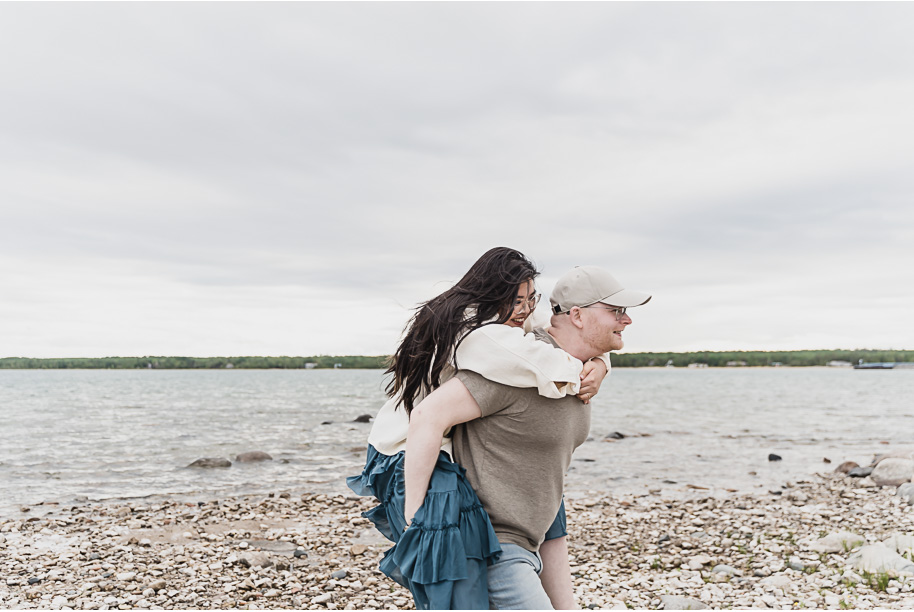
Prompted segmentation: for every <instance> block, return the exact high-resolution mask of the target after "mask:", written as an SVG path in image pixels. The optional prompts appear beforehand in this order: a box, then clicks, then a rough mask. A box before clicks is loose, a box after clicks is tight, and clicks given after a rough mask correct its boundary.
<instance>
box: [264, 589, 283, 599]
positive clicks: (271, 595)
mask: <svg viewBox="0 0 914 612" xmlns="http://www.w3.org/2000/svg"><path fill="white" fill-rule="evenodd" d="M279 595H280V593H279V590H277V589H270V590H269V591H267V592H266V593H264V594H263V596H264V597H267V598H269V599H273V598H274V597H279Z"/></svg>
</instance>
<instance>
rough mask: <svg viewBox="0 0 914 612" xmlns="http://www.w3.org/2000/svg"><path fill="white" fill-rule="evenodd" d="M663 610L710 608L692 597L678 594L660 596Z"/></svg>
mask: <svg viewBox="0 0 914 612" xmlns="http://www.w3.org/2000/svg"><path fill="white" fill-rule="evenodd" d="M660 609H661V610H708V609H710V608H708V605H707V604H706V603H704V602H703V601H700V600H698V599H692V598H691V597H678V596H676V595H661V596H660Z"/></svg>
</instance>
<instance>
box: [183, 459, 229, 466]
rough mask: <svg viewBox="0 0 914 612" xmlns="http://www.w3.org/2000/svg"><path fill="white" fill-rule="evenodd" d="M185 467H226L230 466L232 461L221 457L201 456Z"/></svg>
mask: <svg viewBox="0 0 914 612" xmlns="http://www.w3.org/2000/svg"><path fill="white" fill-rule="evenodd" d="M187 467H192V468H227V467H232V462H231V461H229V460H228V459H225V458H223V457H203V458H202V459H197V460H196V461H194V462H193V463H191V464H190V465H188V466H187Z"/></svg>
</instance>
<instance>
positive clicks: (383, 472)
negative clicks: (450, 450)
mask: <svg viewBox="0 0 914 612" xmlns="http://www.w3.org/2000/svg"><path fill="white" fill-rule="evenodd" d="M403 469H404V452H403V451H401V452H399V453H397V454H396V455H383V454H381V453H379V452H378V451H377V450H376V449H375V447H373V446H371V445H369V446H368V456H367V458H366V461H365V468H364V469H363V470H362V473H361V474H359V475H358V476H350V477H349V478H347V479H346V484H347V485H349V488H350V489H352V490H353V491H354V492H355V493H356V494H358V495H371V496H374V497H375V498H376V499H377V500H378V501H379V502H381V503H380V505H378V506H375V507H374V508H372V509H371V510H369V511H367V512H363V513H362V516H364V517H365V518H368V519H370V520H371V522H372V523H374V525H375V527H377V528H378V531H380V532H381V533H382V534H383V535H384V537H386V538H387V539H388V540H390V541H391V542H393V543H394V546H393V547H392V548H390V549H389V550H388V551H387V552H386V553H384V557H383V559H381V563H380V569H381V571H382V572H384V574H386V575H387V576H388V577H390V578H391V579H392V580H394V581H395V582H396V583H397V584H400V585H402V586H404V587H406V588H408V589H409V590H410V592H411V593H412V594H413V599H414V600H415V604H416V609H418V610H488V609H489V587H488V572H487V567H488V565H489V564H491V563H492V562H493V561H495V560H496V559H497V558H498V556H499V555H500V554H501V546H500V545H499V543H498V536H496V535H495V530H494V529H493V528H492V522H491V521H490V520H489V515H488V514H487V513H486V511H485V509H484V508H483V507H482V502H480V501H479V497H478V496H477V495H476V491H474V490H473V487H472V486H470V483H469V481H468V480H467V478H466V470H464V469H463V467H461V466H460V465H458V464H456V463H454V462H453V461H451V459H450V457H448V455H447V453H445V452H444V451H441V452H440V453H439V454H438V461H437V462H436V463H435V468H434V470H433V471H432V477H431V479H430V481H429V485H428V493H427V494H426V496H425V502H424V503H423V504H422V506H421V507H420V508H419V510H417V511H416V515H415V516H414V517H413V521H412V524H411V525H410V527H409V529H406V519H405V517H404V516H403V508H404V502H405V478H404V476H403ZM567 534H568V532H567V530H566V519H565V502H564V501H563V502H562V505H561V507H560V508H559V512H558V514H557V515H556V517H555V521H554V522H553V523H552V526H551V527H550V528H549V531H548V532H546V538H545V539H547V540H552V539H555V538H560V537H563V536H565V535H567Z"/></svg>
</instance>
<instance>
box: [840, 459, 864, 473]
mask: <svg viewBox="0 0 914 612" xmlns="http://www.w3.org/2000/svg"><path fill="white" fill-rule="evenodd" d="M855 467H860V465H859V464H858V463H857V462H856V461H845V462H844V463H842V464H841V465H839V466H838V467H836V468H835V472H836V473H838V474H847V473H848V472H850V471H851V470H852V469H854V468H855Z"/></svg>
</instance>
